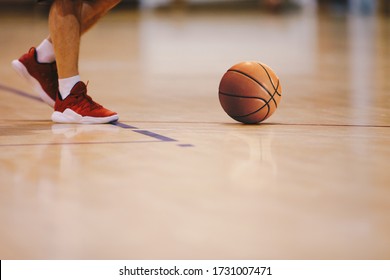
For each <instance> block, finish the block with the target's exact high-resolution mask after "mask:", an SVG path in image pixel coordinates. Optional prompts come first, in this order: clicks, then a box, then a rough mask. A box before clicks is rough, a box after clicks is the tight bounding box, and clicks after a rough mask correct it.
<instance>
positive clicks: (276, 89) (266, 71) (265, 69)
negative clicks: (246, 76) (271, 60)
mask: <svg viewBox="0 0 390 280" xmlns="http://www.w3.org/2000/svg"><path fill="white" fill-rule="evenodd" d="M258 64H259V65H260V66H261V67H262V68H263V69H264V71H265V73H266V74H267V76H268V78H269V80H270V82H271V84H272V87H273V88H274V91H276V94H277V95H279V96H282V95H281V94H280V93H279V92H278V88H279V85H280V80H279V79H278V84H277V85H276V88H275V85H274V82H273V81H272V78H271V75H270V74H269V73H268V70H267V68H265V67H264V65H263V64H261V63H258ZM274 95H275V93H274Z"/></svg>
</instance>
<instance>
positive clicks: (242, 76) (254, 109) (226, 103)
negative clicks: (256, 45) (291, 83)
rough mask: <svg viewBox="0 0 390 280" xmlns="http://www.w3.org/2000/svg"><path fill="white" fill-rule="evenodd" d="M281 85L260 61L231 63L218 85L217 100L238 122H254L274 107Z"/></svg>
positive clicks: (263, 118) (270, 112)
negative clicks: (232, 64)
mask: <svg viewBox="0 0 390 280" xmlns="http://www.w3.org/2000/svg"><path fill="white" fill-rule="evenodd" d="M281 94H282V87H281V85H280V81H279V78H278V77H277V76H276V74H275V72H274V71H273V70H272V69H271V68H270V67H269V66H267V65H265V64H264V63H260V62H241V63H238V64H236V65H234V66H232V67H231V68H230V69H229V70H228V71H227V72H226V73H225V74H224V75H223V77H222V79H221V82H220V84H219V94H218V95H219V102H220V103H221V106H222V108H223V109H224V110H225V112H226V113H227V114H228V115H229V116H230V117H231V118H233V119H235V120H236V121H238V122H242V123H245V124H255V123H259V122H262V121H264V120H266V119H267V118H269V117H270V116H271V115H272V114H273V113H274V112H275V110H276V109H277V108H278V105H279V102H280V99H281V97H282V95H281Z"/></svg>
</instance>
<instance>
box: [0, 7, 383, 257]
mask: <svg viewBox="0 0 390 280" xmlns="http://www.w3.org/2000/svg"><path fill="white" fill-rule="evenodd" d="M46 35H47V25H46V16H45V15H44V14H42V12H39V13H37V12H36V11H32V12H31V11H30V12H17V13H12V14H10V13H2V14H1V17H0V42H1V55H0V100H1V101H0V109H1V112H2V117H1V120H0V224H1V228H0V259H389V258H390V218H389V217H390V79H389V78H390V47H389V46H390V19H389V18H385V17H381V16H357V15H354V16H353V15H348V16H344V15H338V16H331V15H329V14H318V13H316V12H312V11H302V12H292V13H286V14H284V15H275V14H267V13H261V12H257V11H254V10H251V11H248V10H235V11H231V10H223V11H219V10H218V11H216V10H212V11H203V10H196V11H192V10H184V11H183V10H180V11H169V10H168V11H151V10H145V11H142V12H140V11H134V10H116V11H113V12H112V13H110V14H108V15H107V17H105V18H104V19H103V20H102V21H101V22H100V23H99V24H98V25H97V26H96V27H95V28H94V29H92V30H91V31H90V32H89V33H88V34H86V35H85V37H84V38H83V41H82V49H81V60H80V69H81V77H82V79H83V80H85V81H87V80H89V85H88V90H89V93H90V95H92V96H93V97H94V99H95V100H97V101H98V102H100V103H102V104H104V105H105V106H106V107H108V108H110V109H112V110H115V111H117V112H118V113H119V114H120V122H119V123H116V124H108V125H72V124H69V125H64V124H54V123H52V121H51V120H50V115H51V113H52V109H51V108H49V107H48V106H46V105H45V104H44V103H42V102H40V101H39V99H38V98H37V95H36V94H35V93H34V92H33V91H32V89H31V88H30V87H29V85H28V84H27V83H25V82H24V81H23V80H21V79H20V78H19V77H18V76H17V75H16V73H14V72H13V70H12V68H11V66H10V62H11V60H12V59H15V58H17V57H19V56H20V55H21V54H23V53H24V52H26V51H27V50H28V49H29V48H30V47H31V46H33V45H37V44H39V43H40V42H41V40H42V39H43V38H44V37H45V36H46ZM248 60H250V61H252V60H256V61H262V62H264V63H266V64H268V65H269V66H271V67H272V68H273V69H274V70H275V72H276V73H277V74H278V76H279V78H280V80H281V83H282V87H283V93H282V102H281V103H280V106H279V108H278V109H277V111H276V112H275V113H274V115H272V116H271V117H270V118H269V119H268V120H266V121H265V122H264V123H262V124H260V125H242V124H239V123H237V122H235V121H234V120H232V119H230V118H229V117H228V116H227V115H226V114H225V113H224V111H223V110H222V108H221V106H220V104H219V101H218V85H219V81H220V79H221V77H222V75H223V74H224V73H225V71H226V70H227V69H228V68H229V67H230V66H231V65H233V64H235V63H237V62H240V61H248Z"/></svg>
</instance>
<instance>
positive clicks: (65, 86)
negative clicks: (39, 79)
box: [58, 75, 81, 99]
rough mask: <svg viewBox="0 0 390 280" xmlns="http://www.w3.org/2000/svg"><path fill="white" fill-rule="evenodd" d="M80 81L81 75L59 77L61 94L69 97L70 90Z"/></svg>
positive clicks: (63, 97)
mask: <svg viewBox="0 0 390 280" xmlns="http://www.w3.org/2000/svg"><path fill="white" fill-rule="evenodd" d="M80 81H81V80H80V76H79V75H77V76H73V77H70V78H66V79H59V80H58V86H59V90H60V94H61V97H62V99H65V98H66V97H68V95H69V94H70V91H71V90H72V88H73V87H74V85H75V84H77V83H78V82H80Z"/></svg>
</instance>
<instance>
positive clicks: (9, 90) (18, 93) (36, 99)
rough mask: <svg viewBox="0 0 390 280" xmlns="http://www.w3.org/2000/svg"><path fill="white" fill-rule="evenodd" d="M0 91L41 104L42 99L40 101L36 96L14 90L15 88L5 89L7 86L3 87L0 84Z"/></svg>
mask: <svg viewBox="0 0 390 280" xmlns="http://www.w3.org/2000/svg"><path fill="white" fill-rule="evenodd" d="M0 90H3V91H5V92H9V93H13V94H16V95H19V96H22V97H25V98H29V99H32V100H35V101H39V102H43V101H42V99H40V98H39V97H38V96H34V95H31V94H29V93H27V92H24V91H21V90H18V89H15V88H11V87H7V86H4V85H2V84H0Z"/></svg>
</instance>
